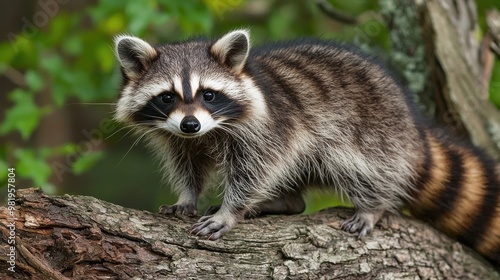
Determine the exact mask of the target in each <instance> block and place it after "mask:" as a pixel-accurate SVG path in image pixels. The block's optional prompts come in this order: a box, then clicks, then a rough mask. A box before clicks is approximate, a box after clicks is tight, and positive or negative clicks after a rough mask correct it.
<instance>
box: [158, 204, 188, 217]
mask: <svg viewBox="0 0 500 280" xmlns="http://www.w3.org/2000/svg"><path fill="white" fill-rule="evenodd" d="M159 212H160V213H161V214H164V215H184V216H189V217H192V216H196V213H197V212H196V206H195V205H193V204H174V205H166V204H163V205H161V206H160V209H159Z"/></svg>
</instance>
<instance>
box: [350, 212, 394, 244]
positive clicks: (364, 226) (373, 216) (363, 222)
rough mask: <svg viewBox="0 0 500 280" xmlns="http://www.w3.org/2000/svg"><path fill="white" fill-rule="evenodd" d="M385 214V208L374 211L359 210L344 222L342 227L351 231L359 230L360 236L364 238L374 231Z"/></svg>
mask: <svg viewBox="0 0 500 280" xmlns="http://www.w3.org/2000/svg"><path fill="white" fill-rule="evenodd" d="M383 214H384V211H383V210H380V211H374V212H362V211H357V212H356V213H355V214H354V215H353V216H352V217H351V218H349V219H347V220H345V221H344V222H343V223H342V226H341V228H342V230H345V231H347V232H350V233H355V232H359V234H358V238H363V237H364V236H366V235H367V234H369V233H371V232H372V230H373V227H374V226H375V224H376V223H377V222H378V220H380V217H381V216H382V215H383Z"/></svg>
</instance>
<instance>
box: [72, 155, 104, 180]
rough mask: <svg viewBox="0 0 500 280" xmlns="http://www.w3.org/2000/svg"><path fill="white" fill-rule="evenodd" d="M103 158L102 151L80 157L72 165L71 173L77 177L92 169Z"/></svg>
mask: <svg viewBox="0 0 500 280" xmlns="http://www.w3.org/2000/svg"><path fill="white" fill-rule="evenodd" d="M103 157H104V152H102V151H98V152H92V153H89V154H86V155H81V156H80V157H78V159H77V160H76V161H75V163H74V164H73V172H74V173H75V174H77V175H78V174H82V173H83V172H85V171H87V170H89V169H90V168H92V166H94V164H96V163H97V162H98V161H99V160H100V159H102V158H103Z"/></svg>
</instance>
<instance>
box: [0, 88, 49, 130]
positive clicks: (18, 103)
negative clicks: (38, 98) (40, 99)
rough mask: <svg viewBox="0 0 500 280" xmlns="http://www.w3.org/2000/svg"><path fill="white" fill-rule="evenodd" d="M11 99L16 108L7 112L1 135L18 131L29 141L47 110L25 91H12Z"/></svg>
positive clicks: (1, 126) (0, 128) (0, 127)
mask: <svg viewBox="0 0 500 280" xmlns="http://www.w3.org/2000/svg"><path fill="white" fill-rule="evenodd" d="M9 99H10V100H11V101H12V102H14V106H12V107H11V108H9V109H8V110H7V112H6V114H5V119H4V122H3V123H2V124H1V125H0V134H6V133H9V132H12V131H18V132H19V133H21V136H22V137H23V139H28V138H29V137H30V136H31V134H32V133H33V131H34V129H35V128H36V127H37V125H38V123H39V122H40V118H41V117H42V116H43V115H44V114H46V113H47V110H46V109H43V108H40V107H39V106H37V105H36V104H35V101H34V96H33V94H32V93H30V92H27V91H25V90H23V89H19V88H18V89H16V90H14V91H12V92H11V93H10V94H9Z"/></svg>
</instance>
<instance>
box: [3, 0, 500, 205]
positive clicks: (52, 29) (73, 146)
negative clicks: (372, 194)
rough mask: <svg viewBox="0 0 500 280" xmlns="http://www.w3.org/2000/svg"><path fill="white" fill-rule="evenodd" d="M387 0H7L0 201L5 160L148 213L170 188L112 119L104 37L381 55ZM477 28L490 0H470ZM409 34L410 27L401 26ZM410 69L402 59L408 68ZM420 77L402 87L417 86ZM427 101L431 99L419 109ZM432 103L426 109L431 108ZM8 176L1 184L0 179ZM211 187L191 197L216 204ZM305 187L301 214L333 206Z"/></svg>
mask: <svg viewBox="0 0 500 280" xmlns="http://www.w3.org/2000/svg"><path fill="white" fill-rule="evenodd" d="M384 2H387V1H384V0H380V1H373V0H352V1H340V0H329V1H328V3H329V4H331V6H332V7H335V9H336V10H337V11H341V12H342V14H343V15H348V16H347V20H346V22H349V20H350V18H356V22H353V23H342V22H340V21H339V20H334V19H332V18H331V17H329V16H327V15H326V14H325V13H324V12H323V11H321V9H320V8H319V7H318V5H317V3H316V1H313V0H302V1H299V0H296V1H285V0H213V1H211V0H203V1H202V0H182V1H177V0H157V1H153V0H146V1H144V0H127V1H114V0H100V1H98V0H85V1H83V0H80V1H71V0H57V1H56V0H42V1H11V2H9V4H8V5H7V6H5V7H4V9H2V10H0V18H1V19H2V24H1V26H0V35H1V37H0V73H1V76H0V137H1V138H0V139H1V140H0V141H1V142H0V182H2V183H1V184H0V186H1V189H0V198H1V203H2V204H3V203H4V202H5V197H6V194H7V191H6V182H7V179H6V178H7V168H9V167H15V168H16V176H17V177H16V179H17V182H16V187H17V188H25V187H33V186H38V187H41V188H42V189H43V190H44V192H46V193H53V194H56V193H57V194H62V193H71V194H82V195H91V196H95V197H98V198H100V199H104V200H107V201H110V202H113V203H117V204H120V205H123V206H127V207H133V208H137V209H144V210H150V211H156V209H157V208H158V206H159V205H160V204H164V203H173V202H175V201H176V197H175V196H174V195H172V194H171V193H170V192H169V188H168V186H165V185H164V184H162V183H161V182H160V174H159V172H158V169H159V168H158V164H157V163H156V162H155V161H154V160H153V157H152V156H151V155H150V153H149V151H146V150H145V148H144V145H143V144H144V143H135V140H136V138H135V136H133V135H131V134H127V132H128V129H122V127H121V126H119V125H118V124H116V123H114V122H113V121H112V114H113V110H114V106H113V103H114V102H115V100H116V98H117V93H118V92H117V89H118V87H119V83H120V75H119V68H118V63H117V62H116V59H115V57H114V53H113V49H112V40H113V36H115V35H117V34H120V33H128V34H133V35H136V36H139V37H142V38H144V39H145V40H147V41H149V42H151V43H153V44H159V43H165V42H171V41H178V40H182V39H186V38H189V37H191V36H197V35H206V36H209V37H215V36H218V35H221V34H223V33H225V32H227V31H229V30H232V29H235V28H239V27H248V28H250V29H251V34H252V43H253V45H257V44H259V43H262V42H266V41H270V40H279V39H290V38H296V37H300V36H314V37H321V38H331V39H336V40H341V41H345V42H349V43H352V44H355V45H358V46H359V47H361V48H362V49H363V50H365V51H367V52H370V53H373V54H376V55H378V56H379V57H381V58H382V59H384V58H386V60H387V62H388V63H389V64H391V66H392V67H393V68H395V69H396V72H398V71H399V72H401V71H405V70H404V68H405V66H403V67H401V64H408V63H405V62H401V61H399V62H398V61H397V60H394V59H392V60H391V59H388V57H389V54H390V53H391V41H390V36H389V29H388V27H387V24H386V21H384V19H383V14H381V12H380V8H381V7H380V6H381V5H387V4H386V3H384ZM476 4H477V8H478V22H479V24H480V28H479V31H478V34H477V36H478V37H481V36H483V34H482V32H484V30H485V28H486V27H485V25H486V23H485V14H486V11H487V10H490V9H492V8H495V7H496V8H497V9H500V2H499V1H498V0H478V1H476ZM407 32H409V33H412V32H413V30H407ZM406 66H407V65H406ZM422 79H425V77H422V76H415V77H414V78H412V79H409V81H410V82H409V83H408V85H409V87H410V89H412V90H414V91H422V84H424V83H425V81H421V80H422ZM491 79H492V80H491V83H490V85H491V86H490V88H489V91H488V93H489V97H490V99H491V100H492V101H493V102H494V104H495V105H496V106H497V107H500V61H499V59H498V57H497V58H496V59H495V66H494V67H493V71H492V78H491ZM425 109H426V110H428V109H429V108H425ZM430 111H432V109H430ZM3 182H5V183H3ZM216 196H217V194H216V193H214V194H212V195H209V196H208V198H206V199H202V200H201V201H200V208H204V207H207V206H208V205H209V204H212V203H214V201H213V199H214V198H215V197H216ZM337 201H338V200H337V199H334V198H333V197H332V196H330V195H324V194H319V193H311V194H309V196H308V208H307V212H311V211H315V210H317V209H321V208H324V207H327V206H330V205H332V204H334V203H336V202H337Z"/></svg>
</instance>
